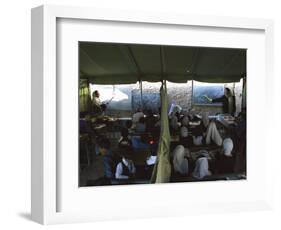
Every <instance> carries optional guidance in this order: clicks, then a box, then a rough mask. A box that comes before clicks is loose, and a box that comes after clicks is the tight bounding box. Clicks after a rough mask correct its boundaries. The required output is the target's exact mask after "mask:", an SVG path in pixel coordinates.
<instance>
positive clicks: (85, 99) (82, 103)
mask: <svg viewBox="0 0 281 230" xmlns="http://www.w3.org/2000/svg"><path fill="white" fill-rule="evenodd" d="M90 106H91V97H90V88H89V84H87V82H86V81H83V80H80V85H79V111H80V112H88V111H89V110H90Z"/></svg>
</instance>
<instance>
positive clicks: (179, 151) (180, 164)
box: [173, 145, 188, 174]
mask: <svg viewBox="0 0 281 230" xmlns="http://www.w3.org/2000/svg"><path fill="white" fill-rule="evenodd" d="M173 156H174V158H173V165H174V170H175V171H176V172H178V173H180V174H188V160H187V159H186V158H184V157H185V149H184V147H183V146H182V145H178V146H177V147H176V148H175V150H174V152H173Z"/></svg>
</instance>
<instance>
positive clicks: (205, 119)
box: [202, 112, 210, 128]
mask: <svg viewBox="0 0 281 230" xmlns="http://www.w3.org/2000/svg"><path fill="white" fill-rule="evenodd" d="M202 122H203V124H204V126H205V127H206V128H207V127H208V125H209V123H210V120H209V113H208V112H204V113H203V114H202Z"/></svg>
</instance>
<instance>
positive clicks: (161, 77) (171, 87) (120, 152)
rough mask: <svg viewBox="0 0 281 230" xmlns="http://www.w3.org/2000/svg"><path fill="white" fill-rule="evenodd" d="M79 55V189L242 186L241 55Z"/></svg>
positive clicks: (123, 49)
mask: <svg viewBox="0 0 281 230" xmlns="http://www.w3.org/2000/svg"><path fill="white" fill-rule="evenodd" d="M78 49H79V52H78V54H79V57H78V60H79V64H78V65H79V73H78V76H77V80H78V81H79V89H77V90H78V94H79V121H78V126H79V151H78V152H79V156H78V157H79V167H78V168H79V172H78V173H79V186H80V187H84V186H111V185H136V184H155V183H179V182H182V183H183V182H198V181H201V182H202V181H218V180H220V181H222V180H223V181H229V180H245V179H246V178H247V177H246V171H247V170H246V159H247V153H246V149H247V148H246V146H247V140H246V121H247V120H246V117H247V113H246V111H247V106H246V105H247V97H246V94H247V93H246V85H247V73H246V55H247V50H246V49H237V48H231V47H230V48H225V47H192V46H171V45H162V44H161V45H158V44H155V45H151V44H149V45H148V44H123V43H101V42H86V41H80V42H79V44H78ZM225 183H227V182H225Z"/></svg>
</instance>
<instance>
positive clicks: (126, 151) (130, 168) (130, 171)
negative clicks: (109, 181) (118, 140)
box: [115, 147, 136, 179]
mask: <svg viewBox="0 0 281 230" xmlns="http://www.w3.org/2000/svg"><path fill="white" fill-rule="evenodd" d="M120 155H121V156H122V159H121V161H120V162H119V163H118V164H117V167H116V171H115V178H116V179H130V178H134V177H135V174H136V167H135V165H134V162H133V161H132V160H131V159H130V158H131V156H132V149H131V148H130V147H122V148H120Z"/></svg>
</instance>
